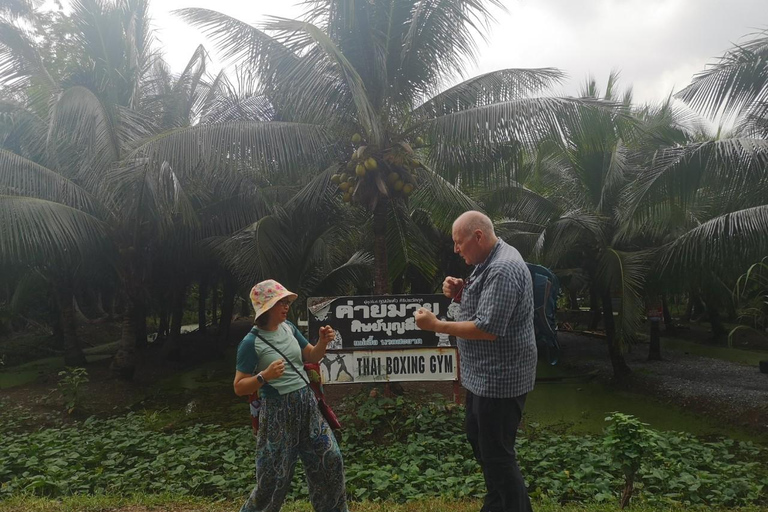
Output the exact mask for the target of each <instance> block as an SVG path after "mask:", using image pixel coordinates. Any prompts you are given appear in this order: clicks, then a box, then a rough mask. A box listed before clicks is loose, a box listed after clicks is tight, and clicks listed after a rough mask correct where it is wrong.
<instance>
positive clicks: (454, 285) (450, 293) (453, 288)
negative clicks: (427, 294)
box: [443, 276, 464, 299]
mask: <svg viewBox="0 0 768 512" xmlns="http://www.w3.org/2000/svg"><path fill="white" fill-rule="evenodd" d="M462 288H464V280H463V279H459V278H458V277H451V276H448V277H446V278H445V281H443V295H445V296H446V297H448V298H449V299H453V298H454V297H456V295H458V293H459V292H460V291H461V289H462Z"/></svg>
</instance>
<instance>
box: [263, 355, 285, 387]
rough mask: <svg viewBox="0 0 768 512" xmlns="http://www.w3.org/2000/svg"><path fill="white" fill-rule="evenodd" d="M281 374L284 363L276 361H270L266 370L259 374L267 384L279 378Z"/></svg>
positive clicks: (279, 360)
mask: <svg viewBox="0 0 768 512" xmlns="http://www.w3.org/2000/svg"><path fill="white" fill-rule="evenodd" d="M283 373H285V361H283V360H282V359H278V360H277V361H272V364H270V365H269V366H267V369H266V370H264V371H263V372H261V376H262V377H264V380H266V381H267V382H269V381H271V380H274V379H277V378H280V376H281V375H283Z"/></svg>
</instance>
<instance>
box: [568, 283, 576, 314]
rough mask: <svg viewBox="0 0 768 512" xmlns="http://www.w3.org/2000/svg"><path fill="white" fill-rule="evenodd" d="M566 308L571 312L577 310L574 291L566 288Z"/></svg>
mask: <svg viewBox="0 0 768 512" xmlns="http://www.w3.org/2000/svg"><path fill="white" fill-rule="evenodd" d="M568 308H569V309H571V310H572V311H578V310H579V298H578V295H577V294H576V290H573V289H571V288H568Z"/></svg>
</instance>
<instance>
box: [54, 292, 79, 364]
mask: <svg viewBox="0 0 768 512" xmlns="http://www.w3.org/2000/svg"><path fill="white" fill-rule="evenodd" d="M56 294H57V299H58V308H59V316H60V319H61V320H60V321H61V329H62V334H63V335H64V364H65V365H67V366H73V367H74V366H85V363H86V360H85V354H83V348H82V346H81V345H80V338H78V336H77V313H76V311H75V297H74V294H73V293H72V292H71V288H70V287H69V286H67V285H64V286H63V287H57V290H56Z"/></svg>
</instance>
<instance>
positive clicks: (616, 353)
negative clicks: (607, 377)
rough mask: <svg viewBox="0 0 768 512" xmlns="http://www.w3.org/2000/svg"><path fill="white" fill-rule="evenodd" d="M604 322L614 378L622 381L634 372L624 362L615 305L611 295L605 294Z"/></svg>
mask: <svg viewBox="0 0 768 512" xmlns="http://www.w3.org/2000/svg"><path fill="white" fill-rule="evenodd" d="M603 322H604V323H605V338H606V342H607V343H608V356H609V357H610V358H611V366H612V367H613V378H614V379H615V380H622V379H624V378H625V377H627V376H628V375H629V374H630V373H631V372H632V370H630V368H629V366H627V362H626V361H625V360H624V354H622V352H621V345H620V344H619V339H618V338H617V337H616V324H615V322H614V319H613V304H612V302H611V294H610V293H604V294H603Z"/></svg>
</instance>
